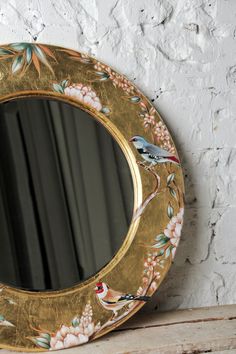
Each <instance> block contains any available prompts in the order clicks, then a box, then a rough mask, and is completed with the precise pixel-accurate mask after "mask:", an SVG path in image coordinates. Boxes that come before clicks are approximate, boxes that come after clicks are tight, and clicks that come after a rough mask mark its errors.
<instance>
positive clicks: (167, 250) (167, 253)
mask: <svg viewBox="0 0 236 354" xmlns="http://www.w3.org/2000/svg"><path fill="white" fill-rule="evenodd" d="M170 251H171V247H168V248H167V249H166V254H165V258H168V257H169V256H170Z"/></svg>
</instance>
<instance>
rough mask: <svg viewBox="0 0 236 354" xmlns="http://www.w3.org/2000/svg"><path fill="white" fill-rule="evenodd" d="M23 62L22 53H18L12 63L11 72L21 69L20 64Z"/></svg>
mask: <svg viewBox="0 0 236 354" xmlns="http://www.w3.org/2000/svg"><path fill="white" fill-rule="evenodd" d="M23 64H24V57H23V55H18V56H17V57H16V58H15V59H14V60H13V63H12V67H11V70H12V73H13V74H15V73H16V72H17V71H19V70H20V69H22V66H23Z"/></svg>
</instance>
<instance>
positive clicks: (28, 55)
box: [26, 47, 32, 64]
mask: <svg viewBox="0 0 236 354" xmlns="http://www.w3.org/2000/svg"><path fill="white" fill-rule="evenodd" d="M31 59H32V49H31V47H28V48H27V49H26V61H27V63H28V64H29V63H30V61H31Z"/></svg>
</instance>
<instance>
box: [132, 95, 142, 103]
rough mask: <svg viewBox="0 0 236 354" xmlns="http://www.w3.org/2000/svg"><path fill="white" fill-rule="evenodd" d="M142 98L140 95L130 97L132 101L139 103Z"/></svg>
mask: <svg viewBox="0 0 236 354" xmlns="http://www.w3.org/2000/svg"><path fill="white" fill-rule="evenodd" d="M140 100H141V98H140V97H138V96H132V97H130V101H131V102H133V103H138V102H139V101H140Z"/></svg>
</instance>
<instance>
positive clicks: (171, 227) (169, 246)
mask: <svg viewBox="0 0 236 354" xmlns="http://www.w3.org/2000/svg"><path fill="white" fill-rule="evenodd" d="M167 212H168V215H169V216H170V221H169V223H168V225H167V226H166V228H165V229H164V231H163V233H161V234H159V235H158V236H156V238H155V240H156V243H155V244H154V245H153V246H152V248H157V249H159V250H161V251H162V252H163V254H165V258H168V257H169V255H170V253H171V254H172V259H173V258H174V256H175V252H176V248H177V246H178V244H179V240H180V235H181V230H182V226H183V216H184V209H183V208H180V209H179V211H178V213H177V214H176V215H175V216H173V208H172V207H171V206H169V207H168V211H167Z"/></svg>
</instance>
